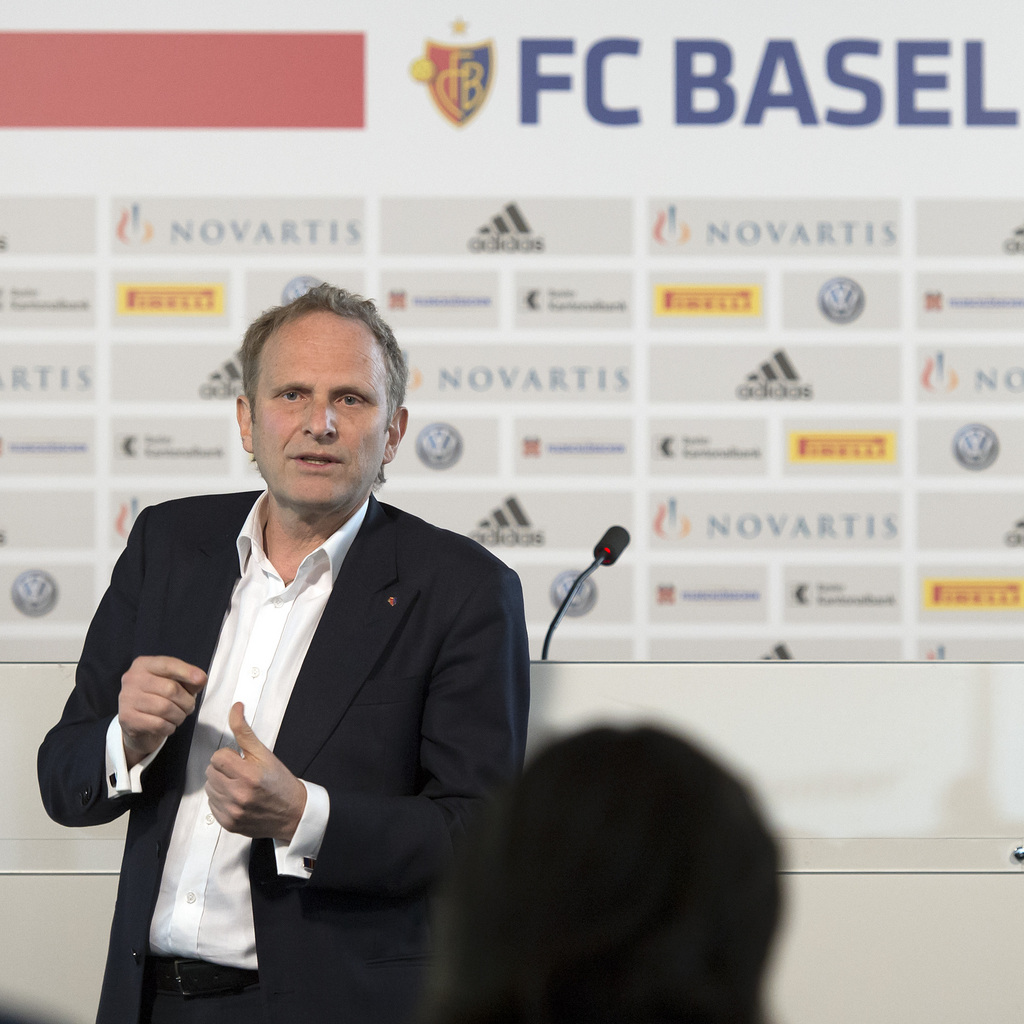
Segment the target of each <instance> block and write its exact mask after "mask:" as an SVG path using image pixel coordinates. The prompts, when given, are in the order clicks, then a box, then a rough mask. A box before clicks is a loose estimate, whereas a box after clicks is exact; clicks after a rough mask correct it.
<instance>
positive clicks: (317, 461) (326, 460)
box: [296, 455, 338, 466]
mask: <svg viewBox="0 0 1024 1024" xmlns="http://www.w3.org/2000/svg"><path fill="white" fill-rule="evenodd" d="M296 461H298V462H302V463H304V464H305V465H307V466H329V465H331V464H332V463H334V462H337V461H338V460H337V459H332V458H331V457H330V456H329V455H298V456H296Z"/></svg>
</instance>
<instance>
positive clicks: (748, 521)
mask: <svg viewBox="0 0 1024 1024" xmlns="http://www.w3.org/2000/svg"><path fill="white" fill-rule="evenodd" d="M736 532H737V533H738V534H739V535H740V536H741V537H743V538H745V539H746V540H753V539H754V538H755V537H756V536H757V535H758V534H759V533H760V532H761V520H760V519H759V518H758V517H757V516H755V515H743V516H740V517H739V519H737V520H736Z"/></svg>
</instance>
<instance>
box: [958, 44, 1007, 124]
mask: <svg viewBox="0 0 1024 1024" xmlns="http://www.w3.org/2000/svg"><path fill="white" fill-rule="evenodd" d="M964 62H965V64H966V76H967V96H966V107H967V112H966V120H967V124H969V125H990V126H993V125H1014V124H1016V123H1017V111H1016V110H986V109H985V44H984V43H982V42H979V41H977V40H972V41H970V42H967V43H964Z"/></svg>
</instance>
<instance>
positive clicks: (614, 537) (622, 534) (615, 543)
mask: <svg viewBox="0 0 1024 1024" xmlns="http://www.w3.org/2000/svg"><path fill="white" fill-rule="evenodd" d="M627 544H629V533H628V532H627V531H626V529H625V528H624V527H622V526H609V527H608V529H607V530H605V534H604V536H603V537H602V538H601V539H600V540H599V541H598V542H597V547H595V548H594V557H595V558H600V559H601V564H602V565H611V564H612V563H613V562H614V561H615V559H616V558H618V557H619V555H621V554H622V552H623V551H625V550H626V545H627Z"/></svg>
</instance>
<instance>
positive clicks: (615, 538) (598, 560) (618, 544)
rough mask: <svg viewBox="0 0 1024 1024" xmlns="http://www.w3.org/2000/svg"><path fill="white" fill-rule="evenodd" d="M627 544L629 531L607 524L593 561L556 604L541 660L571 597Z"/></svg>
mask: <svg viewBox="0 0 1024 1024" xmlns="http://www.w3.org/2000/svg"><path fill="white" fill-rule="evenodd" d="M627 544H629V533H628V531H626V530H625V529H624V528H623V527H621V526H609V527H608V529H607V530H605V532H604V536H603V537H602V538H601V539H600V540H599V541H598V542H597V544H596V545H595V547H594V561H593V562H591V563H590V565H589V566H588V567H587V568H586V569H584V570H583V572H581V573H580V574H579V576H577V577H576V579H575V580H574V581H573V585H572V586H571V587H570V588H569V593H568V594H566V595H565V598H564V600H563V601H562V603H561V604H560V605H559V606H558V611H557V612H555V617H554V618H553V619H552V620H551V625H550V626H548V632H547V635H546V636H545V637H544V649H543V651H541V655H540V658H541V661H547V659H548V646H549V645H550V644H551V635H552V634H553V633H554V632H555V627H556V626H557V625H558V624H559V623H560V622H561V621H562V618H563V617H564V616H565V613H566V611H567V610H568V608H569V605H570V604H572V599H573V598H574V597H575V596H576V595H577V594H578V593H579V590H580V587H582V586H583V583H584V581H585V580H586V579H587V577H588V576H589V575H590V574H591V573H592V572H593V571H594V570H595V569H596V568H597V567H598V566H599V565H613V564H614V563H615V561H616V559H617V558H618V557H619V555H621V554H622V552H623V551H625V550H626V545H627Z"/></svg>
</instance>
